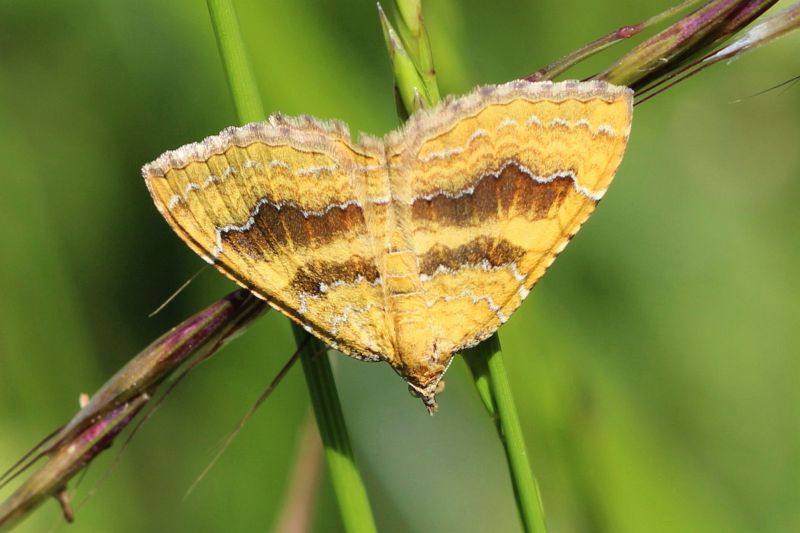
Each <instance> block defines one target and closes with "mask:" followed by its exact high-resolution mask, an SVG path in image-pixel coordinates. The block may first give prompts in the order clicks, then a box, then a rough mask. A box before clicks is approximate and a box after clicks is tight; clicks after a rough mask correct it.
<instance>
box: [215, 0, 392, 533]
mask: <svg viewBox="0 0 800 533" xmlns="http://www.w3.org/2000/svg"><path fill="white" fill-rule="evenodd" d="M207 1H208V12H209V15H210V17H211V22H212V24H213V26H214V33H215V35H216V37H217V44H218V46H219V51H220V55H221V56H222V62H223V64H224V66H225V72H226V73H227V76H228V84H229V86H230V90H231V96H232V97H233V101H234V105H235V107H236V113H237V116H238V118H239V122H241V123H246V122H254V121H258V120H263V119H264V118H265V114H264V107H263V105H262V103H261V97H260V95H259V92H258V86H257V85H256V82H255V76H254V75H253V71H252V68H251V66H250V63H249V61H248V59H247V53H246V49H245V46H244V42H243V41H242V36H241V33H240V31H239V23H238V20H237V18H236V12H235V10H234V8H233V4H232V3H231V0H207ZM294 331H295V336H296V338H297V339H298V341H299V340H300V339H302V338H305V336H306V335H307V334H306V333H305V332H304V331H303V330H302V329H301V328H298V327H297V326H294ZM324 352H325V347H324V345H322V343H320V342H319V341H317V340H315V339H314V340H312V341H311V342H308V343H307V345H306V346H305V348H304V350H303V354H302V357H301V361H302V364H303V371H304V373H305V376H306V381H307V385H308V391H309V395H310V396H311V403H312V404H313V406H314V412H315V414H316V419H317V426H318V427H319V431H320V436H321V437H322V443H323V445H324V446H325V454H326V457H327V459H328V468H329V470H330V475H331V482H332V484H333V489H334V492H335V494H336V499H337V502H338V504H339V510H340V512H341V517H342V522H343V524H344V527H345V530H346V531H348V532H350V533H372V532H374V531H376V529H375V520H374V518H373V517H372V510H371V509H370V505H369V500H368V498H367V491H366V488H365V487H364V482H363V480H362V478H361V474H360V472H359V470H358V467H357V466H356V461H355V456H354V455H353V449H352V446H351V445H350V438H349V436H348V433H347V427H346V426H345V423H344V415H343V414H342V408H341V405H340V403H339V397H338V395H337V392H336V383H335V381H334V379H333V374H332V373H331V368H330V362H329V361H328V358H327V355H325V353H324ZM315 353H322V354H323V355H321V356H318V357H314V356H313V354H315Z"/></svg>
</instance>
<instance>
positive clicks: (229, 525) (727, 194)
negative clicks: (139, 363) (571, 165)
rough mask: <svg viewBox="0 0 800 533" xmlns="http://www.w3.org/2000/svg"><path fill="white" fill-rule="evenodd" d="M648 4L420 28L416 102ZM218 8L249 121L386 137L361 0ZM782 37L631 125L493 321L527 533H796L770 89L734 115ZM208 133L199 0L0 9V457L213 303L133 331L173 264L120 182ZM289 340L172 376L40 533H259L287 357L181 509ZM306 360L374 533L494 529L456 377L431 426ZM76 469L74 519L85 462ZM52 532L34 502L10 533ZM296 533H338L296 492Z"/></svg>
mask: <svg viewBox="0 0 800 533" xmlns="http://www.w3.org/2000/svg"><path fill="white" fill-rule="evenodd" d="M672 3H674V2H673V0H658V1H655V0H654V1H642V0H609V1H607V2H596V1H594V0H585V1H572V2H561V1H556V0H548V1H533V0H524V1H523V0H495V1H493V2H484V1H483V0H469V1H464V0H437V1H432V2H428V3H427V5H426V9H427V22H428V26H429V30H430V34H431V38H432V40H433V48H434V54H435V60H436V63H437V66H438V71H439V77H440V82H441V85H442V87H443V89H444V91H445V92H448V93H463V92H466V91H468V90H469V89H470V88H471V87H472V86H474V85H476V84H481V83H491V82H501V81H505V80H508V79H512V78H515V77H519V76H522V75H525V74H527V73H529V72H531V71H533V70H535V69H536V68H538V67H539V66H541V65H543V64H545V63H547V62H549V61H551V60H553V59H555V58H557V57H559V56H560V55H562V54H564V53H566V52H569V51H571V50H572V49H574V48H575V47H577V46H578V45H581V44H583V43H584V42H587V41H589V40H591V39H593V38H595V37H597V36H599V35H600V34H602V33H605V32H607V31H610V30H612V29H614V28H616V27H618V26H621V25H624V24H628V23H632V22H636V21H638V20H641V19H644V18H646V17H647V16H650V15H652V14H654V13H656V12H658V11H660V10H662V9H664V8H666V7H667V6H669V5H671V4H672ZM784 5H785V3H784ZM237 7H238V9H239V14H240V20H241V24H242V28H243V32H244V36H245V39H246V42H247V44H248V46H249V50H250V55H251V59H252V62H253V65H254V67H255V70H256V73H257V75H258V82H259V85H260V88H261V93H262V95H263V99H264V103H265V107H266V108H267V109H268V110H269V111H278V110H280V111H282V112H285V113H289V114H298V113H308V114H313V115H316V116H319V117H323V118H332V117H336V118H341V119H343V120H345V121H347V122H349V123H350V124H351V125H352V129H353V130H364V131H368V132H373V133H382V132H385V131H387V130H389V129H391V128H393V127H395V126H396V125H397V118H396V115H395V106H394V101H393V95H392V80H391V71H390V67H389V64H388V61H387V58H386V54H385V52H384V45H383V41H382V35H381V30H380V26H379V24H378V20H377V17H376V10H375V4H374V2H373V1H372V0H364V1H350V2H343V1H339V2H334V1H325V2H319V1H314V0H292V1H278V0H270V1H264V0H241V1H238V2H237ZM798 44H800V40H799V39H798V37H797V36H790V37H788V38H786V39H784V40H782V41H779V42H778V43H776V44H774V45H772V46H770V47H767V48H764V49H762V50H757V51H755V52H753V53H751V54H749V55H747V56H745V57H744V58H742V59H741V60H739V61H737V62H735V63H733V64H731V65H728V66H718V67H715V68H713V69H711V70H709V71H706V72H705V73H703V74H702V75H700V76H697V77H695V78H693V79H691V80H690V81H688V82H686V83H684V84H682V85H680V86H679V87H676V88H674V89H672V90H670V91H668V92H667V93H665V94H663V95H661V96H660V97H658V98H656V99H655V100H653V101H650V102H648V103H646V104H644V105H642V106H641V107H637V109H636V118H635V121H634V128H633V136H632V139H631V143H630V147H629V150H628V155H627V157H626V159H625V161H624V162H623V164H622V167H621V170H620V171H619V173H618V176H617V180H616V181H615V184H614V186H613V187H612V189H611V191H610V194H608V195H607V196H606V199H605V200H604V201H603V203H602V205H601V207H600V208H599V210H598V211H597V212H596V214H595V215H594V217H593V218H592V219H591V220H590V221H589V223H588V224H587V225H586V226H585V227H584V229H583V230H582V232H581V234H580V236H578V237H577V238H576V239H575V240H574V241H573V243H572V244H571V245H570V247H569V248H568V250H567V251H566V252H565V253H564V254H563V255H562V256H561V257H560V258H559V260H558V261H557V263H556V264H555V265H554V266H553V268H552V269H551V270H550V272H549V273H548V275H547V276H546V277H545V278H544V279H543V281H542V282H541V283H540V284H539V285H538V286H537V288H536V290H535V291H534V292H533V294H532V296H531V297H530V298H529V300H528V301H527V302H526V303H525V305H524V306H523V308H522V309H521V310H520V311H519V312H518V313H517V314H516V315H515V316H514V317H513V318H512V320H510V321H509V323H508V324H507V325H506V326H505V327H504V328H503V329H502V330H501V340H502V342H503V344H504V348H505V354H506V361H507V365H508V366H509V367H510V372H511V379H512V385H513V389H514V393H515V396H516V400H517V401H518V404H519V408H520V410H521V416H522V419H523V424H524V428H525V431H526V438H527V444H528V448H529V451H530V453H531V456H532V462H533V464H534V468H535V470H536V472H537V474H538V478H539V482H540V484H541V488H542V491H543V497H544V505H545V509H546V514H547V519H548V522H549V524H550V527H551V530H552V531H559V532H642V531H647V532H685V531H693V532H753V531H763V532H776V533H777V532H792V531H800V412H798V406H800V363H799V362H798V361H800V358H798V355H800V327H799V326H800V303H798V300H799V298H798V296H800V282H798V279H800V278H798V272H800V246H798V232H799V231H800V211H798V209H797V205H798V200H800V152H799V151H798V146H800V85H799V84H794V85H792V86H789V87H787V88H785V89H784V90H778V91H774V92H770V93H768V94H766V95H763V96H758V97H754V98H747V99H745V100H743V101H741V102H738V103H734V102H735V101H736V100H737V99H741V98H743V97H747V96H749V95H751V94H753V93H756V92H758V91H761V90H763V89H766V88H768V87H770V86H772V85H774V84H777V83H779V82H781V81H784V80H787V79H789V78H791V77H793V76H796V75H797V74H798V71H799V70H800V63H798V61H797V57H798V55H797V49H798ZM627 46H629V45H628V44H623V45H622V47H621V48H620V50H621V49H624V48H625V47H627ZM618 53H619V51H618V50H616V49H615V50H613V51H611V52H610V53H605V54H603V55H602V56H600V57H599V58H597V59H596V60H594V61H592V62H590V63H589V64H588V65H586V66H584V67H582V68H579V69H577V70H576V71H575V72H574V75H575V76H578V77H580V76H585V75H587V74H590V73H591V72H593V71H594V70H596V69H598V68H599V67H601V66H603V65H605V64H607V63H608V62H609V61H611V60H612V59H613V58H614V57H616V55H617V54H618ZM234 122H235V118H234V111H233V107H232V104H231V99H230V97H229V94H228V89H227V85H226V80H225V75H224V72H223V70H222V67H221V63H220V60H219V56H218V54H217V50H216V44H215V40H214V35H213V32H212V29H211V25H210V23H209V20H208V16H207V10H206V5H205V2H203V1H201V0H193V1H189V0H180V1H174V2H160V1H155V0H138V1H135V2H122V1H107V2H94V1H86V0H73V1H71V2H51V1H48V0H5V1H4V2H2V3H0V162H2V171H1V173H0V175H1V176H2V177H0V250H2V252H1V253H0V466H3V467H4V466H7V465H10V464H11V463H12V462H13V461H14V460H15V459H16V458H17V457H18V456H20V455H21V454H22V453H23V452H24V451H25V450H27V449H28V448H29V447H30V446H31V445H32V444H34V443H35V442H36V441H38V440H39V439H40V438H41V437H42V436H43V435H45V434H46V433H48V432H49V431H50V430H51V429H53V428H54V427H56V426H57V425H59V424H61V423H63V422H64V421H66V420H67V419H68V418H69V417H70V416H71V415H72V414H73V413H74V412H75V411H76V410H77V405H78V394H79V393H80V392H93V391H94V390H96V389H97V387H98V386H99V385H100V384H102V383H103V381H104V380H105V379H106V378H107V377H109V376H110V375H111V374H112V373H113V372H114V371H115V370H116V369H117V368H119V367H120V366H121V365H122V364H123V363H125V362H126V360H127V359H128V358H130V357H131V356H133V355H134V354H135V353H137V351H139V350H140V349H141V348H143V347H144V346H146V345H147V344H148V343H149V342H150V341H151V340H152V339H154V338H155V337H157V336H158V335H159V334H161V333H162V332H164V331H166V330H167V329H168V328H170V327H171V326H173V325H175V324H176V323H178V322H179V321H180V320H182V319H183V318H184V317H186V316H188V315H189V314H191V313H192V312H195V311H197V310H199V309H200V308H201V307H203V306H205V305H206V304H208V303H210V302H212V301H214V300H215V299H217V298H219V297H221V296H222V295H224V294H225V293H227V292H228V291H230V290H232V289H233V286H232V284H231V283H230V282H228V281H227V280H225V279H223V277H222V276H221V275H218V274H217V273H216V272H214V271H212V270H211V269H208V271H207V272H205V273H204V274H202V275H201V276H200V277H199V278H198V279H197V280H196V281H195V282H194V283H192V285H191V286H190V287H189V288H188V289H187V290H185V291H184V292H183V293H182V294H181V295H180V296H179V297H178V298H177V299H176V300H175V302H174V303H172V304H171V305H170V306H169V307H167V308H166V309H165V310H164V311H163V312H162V313H160V314H159V315H157V316H155V317H154V318H148V317H147V315H148V313H149V312H150V311H151V310H152V309H154V308H155V307H156V306H157V305H158V304H159V303H160V302H161V301H162V300H163V299H164V298H165V297H166V296H167V295H169V294H170V293H171V292H172V291H173V290H174V289H175V288H176V287H177V286H179V285H180V284H181V283H182V282H183V281H184V280H185V279H187V278H188V277H189V276H190V275H192V274H193V273H194V272H195V271H196V270H197V269H198V268H200V267H201V265H202V264H203V263H202V262H201V260H200V259H199V258H197V257H196V256H195V255H194V254H193V253H192V252H191V251H190V250H189V249H188V248H187V247H186V246H185V245H184V244H183V243H182V242H180V240H179V239H178V238H177V237H176V236H175V235H174V234H173V233H172V231H171V230H170V229H169V228H168V227H167V225H166V224H165V223H164V221H163V220H162V219H161V217H160V216H159V215H158V213H157V212H156V210H155V208H154V207H153V205H152V203H151V201H150V198H149V196H148V194H147V191H146V190H145V187H144V184H143V182H142V179H141V177H140V175H139V168H140V166H141V165H142V164H143V163H145V162H147V161H149V160H151V159H153V158H155V157H156V156H157V155H158V154H159V153H161V152H162V151H164V150H166V149H168V148H174V147H177V146H179V145H181V144H184V143H186V142H190V141H194V140H198V139H201V138H203V137H204V136H206V135H209V134H212V133H216V132H217V131H219V130H220V129H222V128H223V127H225V126H228V125H231V124H232V123H234ZM292 347H293V342H292V339H291V334H290V330H289V327H288V325H287V321H286V320H285V319H284V318H282V317H281V316H280V315H278V314H277V313H270V314H268V315H267V316H266V317H265V318H263V319H262V320H260V321H259V322H257V323H256V324H254V325H253V326H252V327H251V329H250V330H249V331H248V332H247V334H246V335H244V336H242V337H241V338H240V339H238V340H237V341H236V342H234V343H233V344H231V345H230V346H228V347H227V348H226V349H225V350H224V351H222V352H221V353H220V354H218V355H217V356H216V357H215V358H214V359H213V360H212V361H210V362H209V363H207V364H205V365H203V366H202V367H200V368H199V369H198V370H197V371H195V372H194V373H193V374H192V375H191V377H190V379H188V380H187V381H185V382H184V383H183V384H182V385H181V386H180V387H178V389H177V390H176V391H175V393H174V394H173V395H172V396H171V397H170V398H169V399H168V400H167V401H166V402H165V404H164V406H163V407H162V408H161V409H160V411H158V413H157V414H156V416H155V417H153V419H152V420H151V421H150V422H149V423H148V424H147V425H146V426H145V427H144V429H143V430H142V431H140V432H139V433H138V434H137V435H136V437H135V438H134V440H133V442H132V444H131V445H130V446H129V448H128V449H127V451H126V452H125V454H124V455H123V456H122V458H121V459H120V460H119V462H118V465H117V466H116V467H115V468H114V470H113V472H112V473H111V474H110V476H109V477H108V479H107V480H106V481H104V482H102V484H101V485H100V486H99V489H98V492H97V494H96V496H94V497H93V498H92V499H91V500H89V502H88V504H86V505H84V506H82V507H81V508H80V509H79V510H78V516H77V523H76V524H75V525H74V526H70V527H69V530H70V531H74V532H94V531H113V532H126V531H131V532H139V531H171V532H179V531H209V532H211V531H265V530H269V529H270V528H271V527H272V525H273V524H274V523H275V521H276V520H277V517H278V515H279V513H280V510H281V509H282V506H283V505H284V494H285V492H286V485H287V478H288V476H289V472H290V471H291V469H292V468H293V466H292V465H293V462H294V460H295V452H296V450H297V442H298V438H299V435H300V433H301V429H302V428H303V427H304V424H305V422H306V420H307V416H308V412H309V405H308V398H307V391H306V389H305V385H304V382H303V377H302V373H301V372H300V369H299V368H296V369H294V371H293V372H292V373H291V374H290V375H289V377H288V378H287V379H286V381H285V382H284V383H283V384H282V385H281V386H280V387H279V389H278V390H277V392H276V393H275V394H274V396H273V397H272V398H270V399H269V401H268V402H267V403H266V404H265V405H264V406H263V408H262V409H261V411H260V412H259V413H258V415H257V416H256V417H255V418H254V419H253V420H252V421H251V422H250V423H249V424H248V425H247V427H246V428H245V429H244V431H243V432H242V433H241V435H240V436H239V437H238V439H237V440H236V441H235V442H234V444H233V445H232V446H231V447H230V449H229V450H228V452H227V453H226V454H225V455H224V456H223V458H222V459H221V460H220V462H219V463H218V464H217V466H216V467H215V468H214V469H213V470H212V471H211V473H210V474H209V475H208V477H207V478H206V479H205V480H204V481H203V482H202V483H201V484H200V485H199V487H198V488H197V489H196V490H195V491H194V492H193V493H192V494H191V496H190V497H189V498H188V499H186V500H184V499H183V495H184V493H185V491H186V489H187V488H188V487H189V485H190V484H191V483H192V481H193V480H194V479H195V478H196V477H197V475H198V474H199V473H200V471H202V469H203V468H204V467H205V466H206V464H207V463H208V461H209V460H210V458H211V457H212V455H213V451H214V450H215V449H216V446H217V444H218V443H219V442H220V440H221V439H222V438H223V437H224V435H225V434H226V433H227V432H228V431H229V430H230V429H231V428H232V427H233V425H234V424H235V422H236V421H237V420H238V418H239V417H240V416H241V415H242V413H243V412H244V411H245V409H246V408H247V407H248V406H249V405H250V403H251V402H252V401H253V400H254V399H255V398H256V396H257V395H258V394H259V392H260V391H261V390H262V388H263V387H264V386H265V385H266V384H267V383H268V381H269V380H270V379H271V378H272V376H273V375H274V374H275V372H276V371H277V370H278V368H279V367H280V366H281V365H282V364H283V363H284V361H285V360H286V359H287V357H288V356H289V355H290V354H291V352H292ZM334 363H335V372H336V376H337V380H338V384H339V388H340V392H341V396H342V401H343V404H344V409H345V413H346V417H347V423H348V424H349V427H350V429H351V432H352V438H353V441H354V444H355V447H356V452H357V455H358V460H359V461H360V466H361V467H362V469H363V472H364V475H365V477H366V481H367V484H368V488H369V491H370V496H371V499H372V503H373V507H374V512H375V516H376V519H377V521H378V525H379V528H380V530H381V531H385V532H401V531H464V532H467V531H474V532H480V531H503V532H506V531H508V532H514V531H518V530H519V525H518V520H517V515H516V509H515V506H514V501H513V495H512V492H511V489H510V484H509V479H508V474H507V471H506V469H505V464H504V456H503V453H502V450H501V446H500V443H499V442H498V440H497V438H496V435H495V433H494V428H493V425H492V423H491V421H490V420H489V419H488V417H487V415H486V412H485V411H484V409H483V407H482V405H481V404H480V402H479V400H478V397H477V394H476V392H475V390H474V388H473V385H472V383H471V381H470V379H469V376H468V373H467V371H466V368H465V366H464V365H463V363H462V362H461V361H460V360H459V361H457V362H456V363H455V364H454V365H453V367H452V368H451V370H450V371H449V373H448V376H447V391H446V393H445V394H444V395H443V396H442V397H441V403H440V407H441V408H440V412H439V414H437V415H436V416H435V417H433V418H431V417H428V416H427V415H426V414H425V411H424V409H423V408H422V406H421V405H420V404H419V402H418V401H417V400H415V399H413V398H411V397H410V396H409V395H408V393H407V392H406V388H405V386H404V385H403V383H402V382H401V381H400V379H399V378H398V377H397V376H396V375H394V373H393V372H392V371H391V370H390V369H389V368H388V367H387V366H385V365H377V364H365V363H360V362H357V361H354V360H349V359H347V358H345V357H338V358H335V360H334ZM115 449H116V448H115ZM106 455H107V457H104V458H102V459H101V460H100V461H98V462H97V463H96V464H94V465H93V466H92V467H91V469H90V472H89V474H88V476H87V477H86V479H85V480H84V481H83V483H82V484H81V486H80V488H79V489H78V491H77V495H76V496H75V498H76V499H77V500H80V499H81V497H82V495H83V494H86V493H87V492H88V491H89V489H91V488H92V487H93V486H94V485H95V483H96V482H97V480H98V479H100V478H102V477H103V476H104V475H105V473H106V471H107V469H108V468H110V467H111V463H112V460H111V457H112V456H113V455H114V452H111V453H109V454H106ZM8 493H9V491H8V490H6V491H3V492H2V493H0V497H2V496H6V495H8ZM58 521H59V513H58V509H57V506H56V504H55V503H53V502H48V503H47V504H46V505H45V506H44V507H43V508H42V509H40V510H39V511H38V512H37V513H36V514H35V515H34V516H33V517H32V518H30V519H28V520H27V521H26V522H24V523H23V524H22V525H21V526H20V527H19V531H25V532H38V531H46V530H48V529H49V528H51V527H52V526H53V525H54V524H57V523H58ZM314 528H315V530H316V531H326V532H327V531H337V530H340V529H341V525H340V520H339V517H338V514H337V510H336V505H335V502H334V500H333V496H332V492H331V488H330V485H329V482H328V480H327V479H326V478H325V477H324V476H323V480H322V482H321V485H320V496H319V502H318V505H317V508H316V511H315V514H314Z"/></svg>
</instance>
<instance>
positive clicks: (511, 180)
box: [411, 160, 574, 227]
mask: <svg viewBox="0 0 800 533" xmlns="http://www.w3.org/2000/svg"><path fill="white" fill-rule="evenodd" d="M573 176H574V172H573V171H571V170H565V171H563V173H558V174H556V175H554V176H551V177H548V178H547V181H544V182H540V181H537V180H536V179H535V178H534V177H533V175H532V172H531V171H529V170H528V169H527V168H525V167H524V166H523V165H520V164H519V163H518V162H516V161H514V160H509V161H507V162H505V163H504V164H503V166H502V167H501V168H500V169H498V170H494V171H493V170H485V171H484V172H482V173H480V174H478V177H477V178H476V180H475V181H474V182H473V185H472V186H470V187H469V188H466V189H463V190H461V191H455V192H452V191H448V192H444V191H443V192H440V193H436V194H433V195H431V196H429V197H427V198H418V199H417V200H415V201H414V203H413V204H412V208H411V212H412V219H413V220H414V222H415V223H419V224H423V225H426V224H428V223H435V224H439V225H443V226H461V227H464V226H475V225H480V224H483V223H485V222H486V221H488V220H503V219H507V218H508V217H509V216H512V215H522V216H525V217H526V218H528V219H529V220H538V219H542V218H547V217H549V216H551V212H552V211H553V209H554V208H557V207H558V206H559V205H560V204H561V202H562V201H563V199H564V197H565V196H566V195H567V194H568V193H569V192H570V190H572V189H573V188H574V178H573Z"/></svg>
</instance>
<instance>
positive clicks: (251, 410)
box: [183, 335, 311, 501]
mask: <svg viewBox="0 0 800 533" xmlns="http://www.w3.org/2000/svg"><path fill="white" fill-rule="evenodd" d="M309 339H311V335H306V337H305V338H304V339H303V342H301V343H300V344H299V345H298V346H297V350H295V352H294V353H293V354H292V356H291V357H289V360H288V361H286V363H284V365H283V367H281V369H280V370H279V371H278V373H277V374H276V375H275V377H274V378H273V379H272V381H271V382H270V384H269V385H267V388H266V389H264V391H263V392H262V393H261V394H260V395H259V396H258V398H256V401H255V402H253V405H251V406H250V408H249V409H248V410H247V412H245V414H244V416H242V418H241V419H239V422H238V423H237V424H236V426H235V427H234V428H233V430H231V432H230V433H228V435H227V436H226V437H225V439H224V440H223V441H222V444H221V447H220V449H219V451H217V453H216V454H215V455H214V457H213V458H212V459H211V461H210V462H209V463H208V465H207V466H206V467H205V468H204V469H203V471H202V472H200V475H199V476H197V479H195V480H194V482H193V483H192V484H191V485H190V486H189V488H188V489H187V490H186V494H184V495H183V499H184V501H185V500H186V499H187V498H188V497H189V496H190V495H191V494H192V492H193V491H194V489H195V488H196V487H197V485H199V484H200V482H201V481H203V479H204V478H205V477H206V475H208V473H209V472H210V471H211V469H212V468H214V465H216V464H217V462H218V461H219V460H220V458H221V457H222V455H223V454H224V453H225V451H227V449H228V447H229V446H230V445H231V444H232V443H233V440H234V439H235V438H236V437H237V435H239V432H240V431H241V430H242V428H244V425H245V424H246V423H247V422H248V421H249V420H250V419H251V418H252V417H253V415H254V414H255V412H256V411H257V410H258V408H259V407H261V404H263V403H264V401H265V400H266V399H267V398H269V396H270V395H271V394H272V391H274V390H275V388H276V387H277V386H278V384H279V383H280V382H281V381H282V380H283V378H284V377H285V376H286V374H288V373H289V370H290V369H291V368H292V367H293V366H294V364H295V363H296V362H297V360H298V359H299V358H300V352H302V351H303V348H304V347H305V345H306V343H307V342H308V341H309Z"/></svg>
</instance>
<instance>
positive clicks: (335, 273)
mask: <svg viewBox="0 0 800 533" xmlns="http://www.w3.org/2000/svg"><path fill="white" fill-rule="evenodd" d="M379 277H380V273H379V272H378V269H377V267H376V266H375V262H374V261H373V260H371V259H367V258H364V257H360V256H353V257H351V258H350V259H348V260H347V261H344V262H341V263H335V262H331V261H313V262H310V263H306V264H305V265H303V266H302V267H301V268H300V269H299V270H298V271H297V273H296V274H295V276H294V278H293V279H292V286H293V287H294V288H295V289H296V290H297V291H298V292H303V293H305V294H310V295H320V294H323V293H324V292H325V291H326V290H327V289H328V288H330V287H332V286H335V285H336V284H338V283H343V284H353V283H356V282H358V281H361V280H363V281H366V282H368V283H375V281H376V280H377V279H378V278H379Z"/></svg>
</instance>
